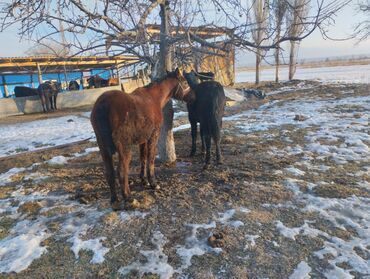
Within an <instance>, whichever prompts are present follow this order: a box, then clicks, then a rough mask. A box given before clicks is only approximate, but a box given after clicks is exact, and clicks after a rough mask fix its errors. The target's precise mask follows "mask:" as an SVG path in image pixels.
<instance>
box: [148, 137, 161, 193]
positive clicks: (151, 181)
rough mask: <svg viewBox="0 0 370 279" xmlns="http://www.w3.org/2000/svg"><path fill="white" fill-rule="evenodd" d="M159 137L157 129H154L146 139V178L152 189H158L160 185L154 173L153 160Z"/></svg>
mask: <svg viewBox="0 0 370 279" xmlns="http://www.w3.org/2000/svg"><path fill="white" fill-rule="evenodd" d="M158 139H159V130H156V131H155V132H154V133H153V135H152V137H151V138H150V139H149V141H148V169H147V172H148V178H149V184H150V186H151V187H152V189H154V190H159V189H160V187H159V185H158V184H157V182H156V179H155V174H154V161H155V153H156V151H157V143H158Z"/></svg>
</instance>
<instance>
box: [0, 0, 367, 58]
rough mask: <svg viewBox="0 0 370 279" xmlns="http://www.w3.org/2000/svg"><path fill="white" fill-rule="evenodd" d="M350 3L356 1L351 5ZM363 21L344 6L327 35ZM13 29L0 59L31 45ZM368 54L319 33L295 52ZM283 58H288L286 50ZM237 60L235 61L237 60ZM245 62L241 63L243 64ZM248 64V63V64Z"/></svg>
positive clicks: (0, 36)
mask: <svg viewBox="0 0 370 279" xmlns="http://www.w3.org/2000/svg"><path fill="white" fill-rule="evenodd" d="M353 2H354V3H355V2H357V1H353ZM361 18H363V16H362V15H359V14H356V12H355V11H354V4H352V6H348V7H347V8H345V9H344V10H343V11H341V12H340V13H339V14H338V17H337V18H336V22H335V25H334V26H332V27H331V28H330V35H331V37H334V38H338V39H340V38H346V37H349V36H350V33H351V32H352V30H353V28H354V26H355V25H356V23H357V22H358V21H359V20H361ZM16 33H17V26H14V27H12V28H10V29H8V30H6V31H5V32H3V33H0V42H2V43H1V44H0V57H14V56H25V55H26V54H25V51H26V50H27V49H29V48H30V47H31V46H32V43H31V42H28V41H27V40H21V39H20V38H19V37H18V36H17V35H16ZM360 54H365V55H368V54H370V39H368V40H366V41H364V42H362V43H360V44H358V45H356V40H347V41H331V40H324V39H323V38H322V37H321V35H320V33H319V32H315V33H314V34H312V35H311V36H310V37H308V38H306V39H305V40H304V41H303V42H302V43H301V46H300V49H299V59H303V58H322V57H333V56H348V55H360ZM284 55H285V56H288V48H286V51H285V54H284ZM253 57H254V55H253V54H252V53H246V54H243V55H241V56H240V58H241V59H240V60H241V61H242V64H252V63H253V61H254V58H253ZM237 60H238V59H237ZM244 61H245V62H244ZM250 62H251V63H250Z"/></svg>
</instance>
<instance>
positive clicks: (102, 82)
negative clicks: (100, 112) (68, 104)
mask: <svg viewBox="0 0 370 279" xmlns="http://www.w3.org/2000/svg"><path fill="white" fill-rule="evenodd" d="M87 82H88V83H89V88H101V87H106V86H108V84H109V80H108V79H104V78H102V77H100V76H99V75H95V76H91V77H89V78H88V79H87Z"/></svg>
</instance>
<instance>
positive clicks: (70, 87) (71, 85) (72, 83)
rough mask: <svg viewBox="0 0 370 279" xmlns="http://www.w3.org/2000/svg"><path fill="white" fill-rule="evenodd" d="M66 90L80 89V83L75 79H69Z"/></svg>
mask: <svg viewBox="0 0 370 279" xmlns="http://www.w3.org/2000/svg"><path fill="white" fill-rule="evenodd" d="M68 90H69V91H73V90H80V85H79V84H78V82H77V81H75V80H71V81H70V82H69V84H68Z"/></svg>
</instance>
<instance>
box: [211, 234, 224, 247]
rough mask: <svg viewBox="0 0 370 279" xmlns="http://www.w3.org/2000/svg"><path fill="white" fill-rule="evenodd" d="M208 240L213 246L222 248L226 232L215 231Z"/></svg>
mask: <svg viewBox="0 0 370 279" xmlns="http://www.w3.org/2000/svg"><path fill="white" fill-rule="evenodd" d="M207 242H208V245H209V246H211V247H212V248H222V247H224V246H225V240H224V234H223V233H222V232H215V233H213V234H212V235H211V236H210V237H208V240H207Z"/></svg>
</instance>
